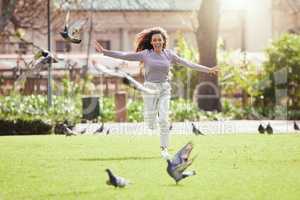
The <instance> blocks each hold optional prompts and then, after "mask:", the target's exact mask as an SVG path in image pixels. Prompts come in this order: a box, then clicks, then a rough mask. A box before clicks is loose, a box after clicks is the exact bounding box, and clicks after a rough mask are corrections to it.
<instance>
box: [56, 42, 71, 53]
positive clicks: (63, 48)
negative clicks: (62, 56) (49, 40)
mask: <svg viewBox="0 0 300 200" xmlns="http://www.w3.org/2000/svg"><path fill="white" fill-rule="evenodd" d="M55 51H56V52H57V53H65V52H70V51H71V44H70V43H68V42H65V41H63V40H57V41H55Z"/></svg>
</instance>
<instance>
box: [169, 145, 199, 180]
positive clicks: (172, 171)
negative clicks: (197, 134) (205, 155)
mask: <svg viewBox="0 0 300 200" xmlns="http://www.w3.org/2000/svg"><path fill="white" fill-rule="evenodd" d="M192 149H193V144H192V142H189V143H187V144H186V145H185V146H184V147H182V148H181V149H180V150H179V151H178V152H177V153H176V155H175V156H174V157H173V159H172V160H169V159H168V160H167V162H168V166H167V172H168V174H169V175H170V176H171V177H172V178H173V179H174V180H175V181H176V184H177V183H178V182H179V181H180V180H182V179H184V178H186V177H189V176H194V175H196V172H195V171H189V172H188V171H186V172H185V170H186V169H187V168H188V167H189V166H190V165H191V164H192V163H193V161H194V159H195V158H196V156H194V157H193V158H192V159H189V156H190V153H191V151H192Z"/></svg>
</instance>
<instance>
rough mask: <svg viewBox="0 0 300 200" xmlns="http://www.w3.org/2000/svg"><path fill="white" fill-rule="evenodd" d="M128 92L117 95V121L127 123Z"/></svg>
mask: <svg viewBox="0 0 300 200" xmlns="http://www.w3.org/2000/svg"><path fill="white" fill-rule="evenodd" d="M126 98H127V95H126V92H117V93H116V94H115V104H116V121H117V122H126V121H127V108H126Z"/></svg>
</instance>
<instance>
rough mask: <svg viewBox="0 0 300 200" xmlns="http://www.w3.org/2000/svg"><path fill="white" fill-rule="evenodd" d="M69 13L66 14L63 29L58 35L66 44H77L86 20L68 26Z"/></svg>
mask: <svg viewBox="0 0 300 200" xmlns="http://www.w3.org/2000/svg"><path fill="white" fill-rule="evenodd" d="M69 18H70V11H68V12H67V15H66V19H65V27H64V30H63V31H62V32H60V35H61V36H62V37H63V38H64V39H65V40H66V41H68V42H72V43H75V44H79V43H80V42H81V38H80V34H81V33H80V31H81V29H82V27H83V25H84V24H85V23H86V22H87V20H86V19H85V20H78V21H75V22H73V23H72V24H71V25H69Z"/></svg>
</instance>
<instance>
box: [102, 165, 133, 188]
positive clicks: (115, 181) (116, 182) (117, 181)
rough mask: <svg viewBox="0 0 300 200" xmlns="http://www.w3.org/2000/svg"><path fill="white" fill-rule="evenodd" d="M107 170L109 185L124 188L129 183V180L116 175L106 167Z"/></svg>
mask: <svg viewBox="0 0 300 200" xmlns="http://www.w3.org/2000/svg"><path fill="white" fill-rule="evenodd" d="M105 171H106V172H107V174H108V180H107V181H106V184H107V185H112V186H114V187H121V188H122V187H125V186H126V185H128V184H129V181H128V180H126V179H125V178H123V177H120V176H115V175H114V174H113V173H112V171H111V170H110V169H106V170H105Z"/></svg>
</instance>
